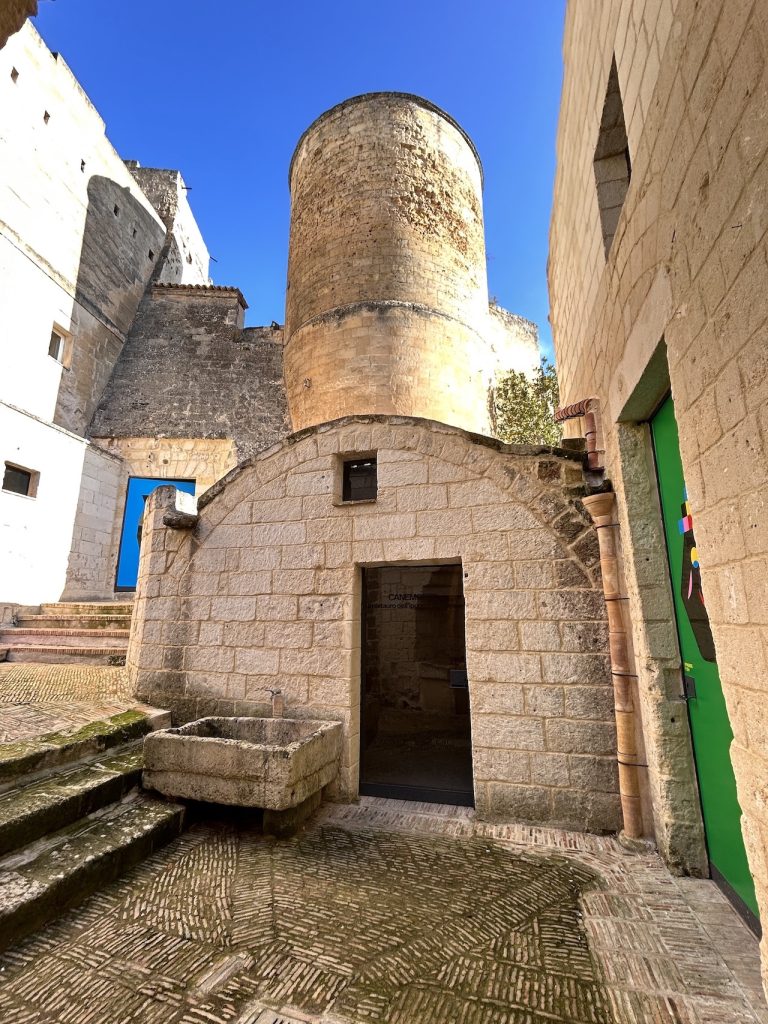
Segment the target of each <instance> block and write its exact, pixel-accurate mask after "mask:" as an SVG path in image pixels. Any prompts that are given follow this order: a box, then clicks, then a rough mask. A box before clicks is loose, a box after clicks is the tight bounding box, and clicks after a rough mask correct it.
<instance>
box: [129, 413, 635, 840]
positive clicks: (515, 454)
mask: <svg viewBox="0 0 768 1024" xmlns="http://www.w3.org/2000/svg"><path fill="white" fill-rule="evenodd" d="M373 451H375V452H376V453H377V458H378V476H379V490H378V497H377V500H376V501H375V502H372V503H367V504H360V503H353V504H350V503H343V502H341V501H340V499H339V497H338V495H337V492H336V489H337V486H338V477H339V473H338V468H339V462H340V455H341V454H346V453H355V452H358V453H359V452H366V453H370V452H373ZM581 481H582V474H581V467H580V464H579V460H578V457H577V456H575V455H569V454H568V453H566V452H562V451H559V450H550V449H525V448H514V447H506V446H503V445H501V444H500V443H498V442H493V441H490V440H489V439H487V438H479V437H473V436H471V435H467V434H465V433H463V432H461V431H459V430H456V429H452V428H450V427H447V426H445V425H441V424H435V423H430V422H428V421H421V420H409V419H403V418H394V419H391V420H390V419H388V418H387V417H378V418H376V417H368V418H359V419H350V420H343V421H339V422H336V423H331V424H326V425H324V426H321V427H319V428H317V429H315V430H308V431H304V432H302V433H299V434H297V435H293V436H292V437H291V438H289V439H288V440H287V441H284V442H283V443H282V444H279V445H276V446H274V447H273V448H271V449H269V450H267V451H264V452H262V453H260V454H259V455H257V456H255V457H253V458H251V459H249V460H248V461H246V462H245V463H243V464H241V465H240V466H238V467H237V468H236V469H235V470H233V472H232V473H230V474H229V475H228V476H227V477H226V478H225V479H224V480H223V481H221V482H220V483H219V484H217V485H215V486H214V487H213V488H212V489H211V490H210V491H208V492H207V493H206V494H205V495H203V497H202V498H201V499H200V501H199V506H200V519H199V522H198V523H197V525H196V527H194V529H192V530H180V529H171V528H166V527H165V526H164V525H163V516H164V515H165V514H166V512H167V510H168V503H169V501H170V502H172V501H173V492H171V491H166V490H165V489H161V490H159V491H157V492H155V495H154V496H152V497H151V498H150V500H149V502H148V505H147V515H146V517H145V526H144V533H143V539H142V547H141V560H140V568H139V583H138V589H137V601H136V610H135V613H134V621H133V629H132V634H131V643H130V649H129V655H128V666H129V671H130V673H131V677H132V679H133V683H134V686H135V687H136V690H137V693H138V695H139V696H140V697H142V698H144V699H147V700H149V701H152V702H154V703H156V704H159V705H162V706H171V707H172V708H173V709H174V711H175V713H176V715H177V717H178V718H192V717H195V716H199V715H201V714H206V713H212V712H214V711H215V712H220V713H224V714H241V713H246V714H247V713H257V714H258V713H263V712H264V711H265V710H266V709H267V707H268V703H269V692H268V691H269V689H270V688H278V689H281V690H282V691H283V693H284V695H285V698H286V703H287V713H288V714H289V715H296V716H311V715H324V716H330V717H332V718H335V719H338V720H341V721H343V722H344V725H345V753H344V765H343V773H342V777H341V782H340V787H339V789H338V795H339V796H340V797H343V798H350V797H353V796H354V795H355V794H356V793H357V784H358V753H359V732H358V730H359V705H360V643H361V639H360V576H359V573H360V566H361V565H381V564H390V563H417V564H418V563H421V564H430V563H457V564H461V565H462V567H463V573H464V593H465V601H466V646H467V667H468V675H469V690H470V702H471V708H472V733H473V744H474V773H475V798H476V804H477V807H478V809H479V811H480V813H481V814H483V815H485V816H494V817H506V818H514V819H518V820H526V821H532V822H536V823H543V822H547V823H550V824H558V825H562V826H567V827H574V828H584V829H594V830H613V829H615V828H617V827H618V825H619V823H620V821H619V819H620V811H619V802H618V794H617V780H616V764H615V730H614V712H613V698H612V688H611V682H610V672H609V664H608V656H607V653H606V652H607V628H606V622H605V608H604V602H603V597H602V589H601V584H600V579H599V570H598V565H597V559H598V554H597V547H596V542H595V537H594V532H593V530H592V528H591V526H589V525H588V517H587V516H586V513H585V512H584V510H583V508H582V507H581V505H580V502H579V500H578V495H580V494H582V493H583V487H582V482H581Z"/></svg>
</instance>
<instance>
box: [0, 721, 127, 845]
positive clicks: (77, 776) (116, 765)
mask: <svg viewBox="0 0 768 1024" xmlns="http://www.w3.org/2000/svg"><path fill="white" fill-rule="evenodd" d="M141 742H142V741H141V740H138V741H136V742H135V743H134V745H133V747H132V749H131V750H129V751H125V752H123V753H121V754H114V755H112V756H111V757H106V758H99V759H98V760H96V761H92V762H88V763H86V764H83V765H79V766H75V767H71V768H70V769H69V770H67V771H61V772H58V773H55V774H54V775H51V776H48V777H46V778H43V779H37V780H36V781H35V782H28V783H25V784H24V785H21V786H18V787H14V788H13V789H9V790H6V792H5V793H0V857H3V856H5V855H6V854H8V853H11V852H12V851H13V850H18V849H19V848H20V847H22V846H27V845H28V844H30V843H34V842H36V840H38V839H41V838H42V837H43V836H45V835H48V834H49V833H51V832H57V831H58V830H60V829H63V828H65V827H66V826H67V825H71V824H72V823H73V822H76V821H78V820H79V819H81V818H84V817H86V816H87V815H89V814H92V813H93V812H94V811H98V810H99V809H100V808H102V807H106V806H107V805H108V804H113V803H116V802H117V801H119V800H121V799H122V798H123V797H124V796H125V795H126V793H127V792H128V791H129V790H130V789H133V788H135V787H136V786H138V784H139V783H140V781H141V767H142V763H143V755H142V747H141Z"/></svg>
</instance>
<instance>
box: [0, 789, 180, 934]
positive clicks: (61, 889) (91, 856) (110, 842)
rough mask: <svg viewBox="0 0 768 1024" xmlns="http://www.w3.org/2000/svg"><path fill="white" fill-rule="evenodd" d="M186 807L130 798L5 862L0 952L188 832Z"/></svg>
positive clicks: (0, 884) (0, 885) (0, 874)
mask: <svg viewBox="0 0 768 1024" xmlns="http://www.w3.org/2000/svg"><path fill="white" fill-rule="evenodd" d="M183 824H184V808H183V807H181V806H179V805H178V804H172V803H165V802H161V801H159V800H156V799H154V798H152V797H147V796H144V795H141V794H138V793H135V792H133V793H131V794H130V795H129V796H128V797H127V798H126V799H124V800H123V801H122V802H121V803H119V804H115V805H112V806H111V807H109V808H107V809H106V810H101V811H97V812H96V813H94V814H91V815H88V816H87V817H85V818H82V819H80V820H79V821H78V822H76V823H75V824H74V825H70V826H68V827H67V828H64V829H62V830H60V831H59V832H56V833H54V834H53V835H49V836H47V837H46V838H45V839H41V840H38V841H37V842H36V843H33V844H31V845H30V846H27V847H25V848H24V849H23V850H18V851H17V852H16V853H14V854H11V855H9V856H6V857H5V858H4V859H3V860H2V861H0V950H4V949H7V948H8V947H9V946H12V945H15V944H16V943H17V942H19V941H20V940H21V939H23V938H24V937H25V936H27V935H29V934H30V933H31V932H33V931H35V930H36V929H38V928H41V927H42V926H43V925H45V924H47V923H48V922H49V921H52V920H53V919H54V918H56V917H58V916H59V915H60V914H62V913H64V912H65V911H66V910H70V909H71V908H73V907H76V906H78V905H79V904H81V903H83V902H84V901H85V900H86V899H87V898H88V897H89V896H90V895H91V894H92V893H94V892H95V891H96V890H97V889H99V888H101V887H102V886H104V885H107V884H108V883H109V882H113V881H114V880H115V879H116V878H118V877H119V876H120V875H121V874H122V873H123V872H125V871H126V870H127V869H128V868H130V867H133V865H135V864H138V863H139V862H140V861H142V860H143V859H144V858H146V857H148V856H149V855H150V854H151V853H153V852H154V851H155V850H157V849H159V848H160V847H161V846H163V845H165V844H166V843H168V842H170V840H172V839H175V838H176V836H178V835H179V834H180V832H181V830H182V828H183Z"/></svg>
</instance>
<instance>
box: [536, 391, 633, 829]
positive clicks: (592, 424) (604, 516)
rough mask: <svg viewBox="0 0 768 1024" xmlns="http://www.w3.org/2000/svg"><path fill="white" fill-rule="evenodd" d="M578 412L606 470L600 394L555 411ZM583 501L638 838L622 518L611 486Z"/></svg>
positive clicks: (592, 459)
mask: <svg viewBox="0 0 768 1024" xmlns="http://www.w3.org/2000/svg"><path fill="white" fill-rule="evenodd" d="M577 417H579V418H583V419H584V437H585V440H586V442H587V468H588V469H589V470H590V471H591V472H593V473H594V472H597V473H602V472H603V471H604V468H605V467H604V465H603V456H604V455H605V449H604V446H603V433H602V423H601V418H600V401H599V399H597V398H584V399H582V401H580V402H574V403H573V404H572V405H566V406H564V407H563V408H560V409H557V410H556V412H555V421H556V422H557V423H562V422H563V421H564V420H570V419H576V418H577ZM582 502H583V504H584V507H585V508H586V509H587V511H588V512H589V514H590V516H591V517H592V522H593V523H594V524H595V529H596V531H597V541H598V544H599V546H600V572H601V574H602V578H603V595H604V597H605V607H606V611H607V613H608V644H609V650H610V657H611V679H612V680H613V704H614V709H615V715H616V760H617V762H618V766H619V796H620V798H621V811H622V815H623V818H624V832H623V834H624V836H625V837H626V838H627V839H640V838H642V836H643V812H642V803H641V800H640V777H639V776H640V773H639V771H638V768H639V767H640V758H639V754H638V749H637V730H636V716H635V705H634V701H633V699H632V684H633V681H634V679H635V673H634V672H633V671H632V662H631V657H630V648H629V641H628V638H627V630H626V626H625V619H624V606H625V605H626V603H627V597H626V595H625V594H622V592H621V589H622V588H621V573H620V572H619V524H618V522H616V515H615V513H616V495H615V494H614V493H613V491H601V492H600V493H599V494H591V495H589V496H588V497H586V498H582Z"/></svg>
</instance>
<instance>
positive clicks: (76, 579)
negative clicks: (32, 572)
mask: <svg viewBox="0 0 768 1024" xmlns="http://www.w3.org/2000/svg"><path fill="white" fill-rule="evenodd" d="M127 476H128V474H127V472H126V469H125V466H124V464H123V461H122V459H120V458H119V457H117V456H115V455H111V454H109V453H107V452H105V451H102V449H101V448H98V447H97V446H96V445H94V444H89V445H88V446H87V448H86V449H85V458H84V460H83V474H82V477H81V479H80V496H79V498H78V503H77V513H76V515H75V525H74V528H73V531H72V548H71V550H70V552H69V563H68V565H67V583H66V586H65V588H64V592H63V593H62V595H61V599H62V600H63V601H97V600H104V599H105V598H110V599H111V598H112V597H113V596H114V588H115V573H116V571H117V554H118V548H119V545H120V527H121V524H122V515H121V510H122V508H123V505H124V502H125V489H126V482H127Z"/></svg>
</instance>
